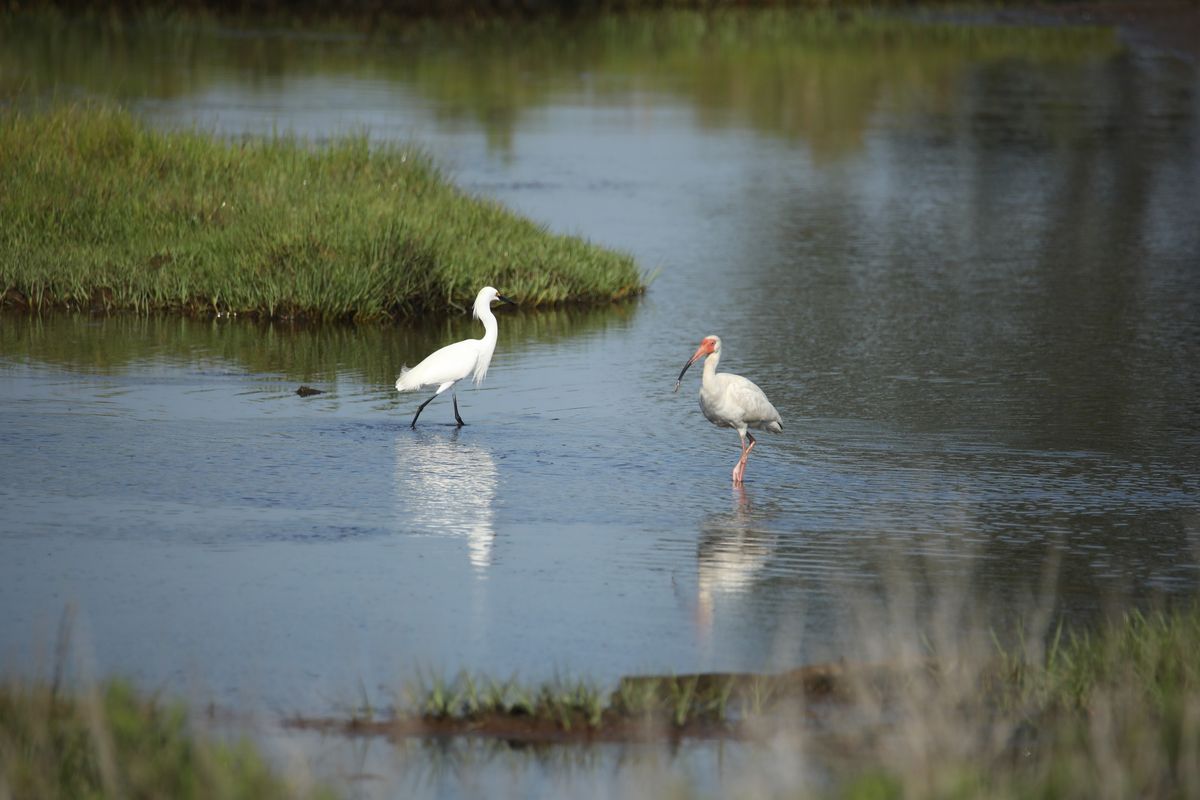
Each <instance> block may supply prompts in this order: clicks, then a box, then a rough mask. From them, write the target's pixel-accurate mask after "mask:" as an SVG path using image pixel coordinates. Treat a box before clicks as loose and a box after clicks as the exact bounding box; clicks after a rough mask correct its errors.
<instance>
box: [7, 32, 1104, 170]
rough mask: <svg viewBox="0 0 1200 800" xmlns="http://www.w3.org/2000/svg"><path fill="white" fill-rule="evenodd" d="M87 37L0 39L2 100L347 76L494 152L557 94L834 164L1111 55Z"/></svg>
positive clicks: (653, 38)
mask: <svg viewBox="0 0 1200 800" xmlns="http://www.w3.org/2000/svg"><path fill="white" fill-rule="evenodd" d="M193 21H194V24H193ZM96 22H97V21H92V22H91V24H80V23H77V22H73V21H71V20H68V19H65V18H62V17H61V16H57V15H52V14H49V15H46V14H43V15H40V16H38V15H32V16H26V17H21V16H18V17H16V18H14V19H12V20H10V21H9V22H8V23H7V24H4V23H0V45H2V46H0V91H7V92H9V93H12V92H14V91H17V90H18V89H19V90H20V91H22V92H29V93H34V94H37V93H46V92H53V91H55V90H59V91H61V90H62V89H64V88H68V87H69V88H83V89H85V90H87V91H89V92H99V93H101V94H105V95H109V96H115V97H120V98H134V97H153V98H162V97H177V96H181V95H186V94H190V93H197V92H201V91H204V90H205V89H207V88H209V87H211V86H213V85H215V84H217V83H219V82H223V81H225V82H228V81H234V82H242V83H247V84H250V85H254V84H263V83H268V82H271V81H274V80H276V79H278V78H280V77H282V76H287V77H293V78H294V77H299V76H309V75H313V76H316V75H319V76H322V77H330V76H339V75H344V76H350V77H356V78H363V79H372V80H386V81H394V82H397V83H399V84H402V85H404V86H408V87H413V88H415V89H416V90H418V91H419V92H421V93H422V94H423V95H425V96H427V97H429V98H431V99H432V100H434V101H435V102H434V104H433V110H434V112H435V113H436V114H437V115H439V117H440V118H441V119H442V120H443V121H444V122H445V123H446V124H448V125H453V124H459V123H461V122H471V123H473V124H477V125H479V126H480V127H482V128H483V130H485V131H486V132H487V134H488V136H489V139H490V141H491V142H492V144H493V146H495V147H497V148H499V149H507V147H508V146H509V143H510V142H511V139H512V135H513V132H514V130H515V128H516V125H517V123H518V121H519V120H520V118H521V117H522V115H524V114H526V113H528V112H529V111H531V110H534V109H538V108H541V107H544V106H547V105H549V104H551V103H552V102H554V101H555V100H556V98H560V97H562V96H563V95H568V94H569V95H572V96H579V95H580V94H582V95H584V96H586V97H587V98H588V101H589V102H594V103H605V102H608V99H609V98H625V97H626V96H627V95H628V94H629V93H630V92H638V93H644V94H646V96H653V95H656V94H666V95H668V96H674V97H677V98H679V99H680V100H681V101H683V102H687V103H690V104H691V105H692V106H693V107H695V108H696V109H697V112H698V118H699V120H700V121H701V124H703V125H706V126H711V127H723V126H726V125H737V126H744V125H749V126H751V127H753V128H754V129H756V130H760V131H763V132H766V133H771V134H775V135H781V136H783V137H786V138H788V139H795V140H804V141H806V142H808V143H810V144H811V146H812V147H813V150H814V152H815V153H816V154H817V155H818V156H825V157H832V156H836V155H838V154H840V153H844V152H848V151H851V150H853V149H856V148H857V147H858V146H859V144H860V142H861V139H862V136H863V133H864V132H865V130H866V127H867V124H868V122H869V119H870V116H871V114H872V113H873V112H874V111H875V110H876V109H877V107H878V106H879V104H880V103H881V102H884V101H886V102H889V103H890V104H891V105H893V106H895V108H896V110H898V111H901V112H903V111H907V110H914V111H917V110H923V109H927V108H933V109H934V110H937V109H938V108H939V106H940V105H941V104H943V103H945V102H946V101H947V98H948V97H949V96H950V95H951V93H952V92H953V90H954V87H955V82H956V81H957V80H958V79H959V78H960V77H961V74H962V72H963V70H964V69H966V68H968V67H969V66H971V65H974V64H981V63H988V62H998V61H1002V60H1005V59H1022V60H1032V61H1042V62H1064V63H1069V62H1078V61H1082V60H1084V59H1090V58H1096V57H1103V56H1106V55H1110V54H1112V53H1113V52H1115V50H1116V49H1117V47H1118V44H1117V39H1116V36H1115V33H1114V32H1113V31H1112V30H1111V29H1101V28H1073V27H1063V26H1054V27H1051V26H1044V27H1033V26H1011V25H965V24H944V23H937V24H933V23H923V22H921V21H919V20H916V19H913V18H910V17H905V16H901V15H887V16H885V15H879V14H872V13H868V12H861V11H856V12H831V11H811V10H796V9H759V10H724V11H714V12H700V11H664V12H657V13H631V14H606V15H598V16H588V17H584V18H578V19H566V20H564V19H559V18H544V17H543V18H537V19H533V20H525V21H520V20H499V19H492V20H488V21H484V22H479V23H476V24H469V25H464V24H457V25H456V24H448V23H430V22H425V23H420V24H409V23H399V22H393V23H390V24H387V23H385V24H384V25H383V26H382V27H380V26H379V25H376V26H375V27H373V28H371V29H370V31H369V33H364V32H362V31H360V30H357V29H356V28H355V27H354V25H353V24H350V25H349V26H346V25H345V24H343V26H342V27H340V28H334V29H333V30H330V31H329V35H326V36H308V35H306V36H297V35H289V34H288V33H287V32H286V31H283V32H280V31H279V30H278V29H276V30H274V31H273V32H272V33H271V34H269V35H267V34H263V33H262V32H261V29H260V30H259V32H258V34H257V35H249V36H233V35H230V34H231V30H230V29H228V28H223V27H222V26H221V25H218V24H217V23H216V22H215V21H214V19H213V18H211V17H195V18H193V17H187V16H182V17H180V16H175V17H171V18H170V19H169V20H164V19H163V18H161V17H149V18H144V19H140V20H137V21H135V22H134V23H132V24H126V25H123V26H120V27H116V28H114V27H113V26H112V25H111V24H105V23H104V21H103V20H99V21H98V22H99V23H100V24H96ZM239 24H242V25H245V22H244V21H243V22H241V23H239ZM251 30H253V29H251ZM4 76H9V77H8V78H7V79H6V78H5V77H4ZM6 83H7V84H8V85H7V88H5V87H6ZM622 102H624V100H623V99H622Z"/></svg>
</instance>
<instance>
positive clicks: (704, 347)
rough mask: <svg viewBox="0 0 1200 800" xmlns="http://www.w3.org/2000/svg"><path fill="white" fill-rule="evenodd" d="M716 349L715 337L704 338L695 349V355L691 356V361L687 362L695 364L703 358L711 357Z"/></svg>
mask: <svg viewBox="0 0 1200 800" xmlns="http://www.w3.org/2000/svg"><path fill="white" fill-rule="evenodd" d="M716 349H717V337H715V336H705V337H704V341H702V342H700V346H699V347H697V348H696V352H695V354H693V355H692V360H691V361H689V362H688V363H689V364H695V363H696V362H697V361H699V360H700V359H702V358H704V357H705V356H707V355H711V354H712V353H714V352H716Z"/></svg>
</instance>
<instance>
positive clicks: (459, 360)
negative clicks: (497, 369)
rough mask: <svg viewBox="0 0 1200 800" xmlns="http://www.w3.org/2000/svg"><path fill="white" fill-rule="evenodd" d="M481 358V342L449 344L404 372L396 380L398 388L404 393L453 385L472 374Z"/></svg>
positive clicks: (466, 341)
mask: <svg viewBox="0 0 1200 800" xmlns="http://www.w3.org/2000/svg"><path fill="white" fill-rule="evenodd" d="M478 358H479V341H478V340H477V339H465V340H463V341H461V342H455V343H454V344H448V345H446V346H445V347H443V348H442V349H440V350H435V351H434V352H432V353H430V354H429V355H428V356H426V357H425V359H424V360H423V361H421V363H420V364H417V365H416V366H415V367H413V368H412V369H407V370H403V371H402V372H401V373H400V377H399V379H397V380H396V388H397V389H398V390H400V391H402V392H408V391H412V390H413V389H420V388H421V387H422V386H433V385H435V384H443V383H453V382H454V381H460V380H462V379H463V378H465V377H467V376H468V375H470V374H471V370H473V369H475V362H476V361H477V360H478Z"/></svg>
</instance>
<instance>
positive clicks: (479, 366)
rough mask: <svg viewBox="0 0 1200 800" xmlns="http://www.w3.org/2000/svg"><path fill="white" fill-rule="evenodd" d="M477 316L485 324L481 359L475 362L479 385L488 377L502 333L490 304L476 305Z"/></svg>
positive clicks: (480, 342)
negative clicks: (497, 342) (497, 339)
mask: <svg viewBox="0 0 1200 800" xmlns="http://www.w3.org/2000/svg"><path fill="white" fill-rule="evenodd" d="M475 316H477V317H479V321H480V322H482V323H483V338H482V339H480V340H479V344H480V349H479V359H478V360H477V361H476V362H475V383H476V385H478V384H479V383H480V382H481V381H482V380H483V378H484V376H485V375H487V371H488V365H489V364H491V361H492V353H494V352H496V337H497V336H498V335H499V333H500V327H499V326H498V325H497V324H496V315H495V314H493V313H492V308H491V304H490V303H482V304H476V306H475Z"/></svg>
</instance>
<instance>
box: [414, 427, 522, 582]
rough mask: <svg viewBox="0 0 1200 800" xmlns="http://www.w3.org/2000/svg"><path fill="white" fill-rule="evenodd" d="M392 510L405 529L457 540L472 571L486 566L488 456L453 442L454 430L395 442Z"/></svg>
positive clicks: (492, 488)
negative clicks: (463, 544) (463, 543)
mask: <svg viewBox="0 0 1200 800" xmlns="http://www.w3.org/2000/svg"><path fill="white" fill-rule="evenodd" d="M395 447H396V511H397V515H398V517H399V523H400V525H401V527H402V528H403V529H404V530H406V531H413V532H416V533H428V534H432V535H438V536H459V537H463V538H464V539H465V540H466V543H467V556H468V558H469V559H470V561H471V565H472V566H473V567H474V568H475V569H476V571H478V572H484V571H486V569H487V568H488V567H489V566H490V565H491V563H492V558H493V543H494V540H495V538H496V528H495V510H494V503H495V499H496V484H497V480H498V478H499V471H498V470H497V469H496V460H495V459H494V458H493V457H492V454H491V453H490V452H489V451H488V450H487V449H486V448H484V447H482V446H480V445H478V444H474V443H471V444H468V443H466V442H462V441H459V437H458V430H457V429H455V430H454V431H453V432H451V433H449V434H430V435H428V436H421V437H413V436H412V435H408V436H401V437H397V439H396V444H395Z"/></svg>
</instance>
